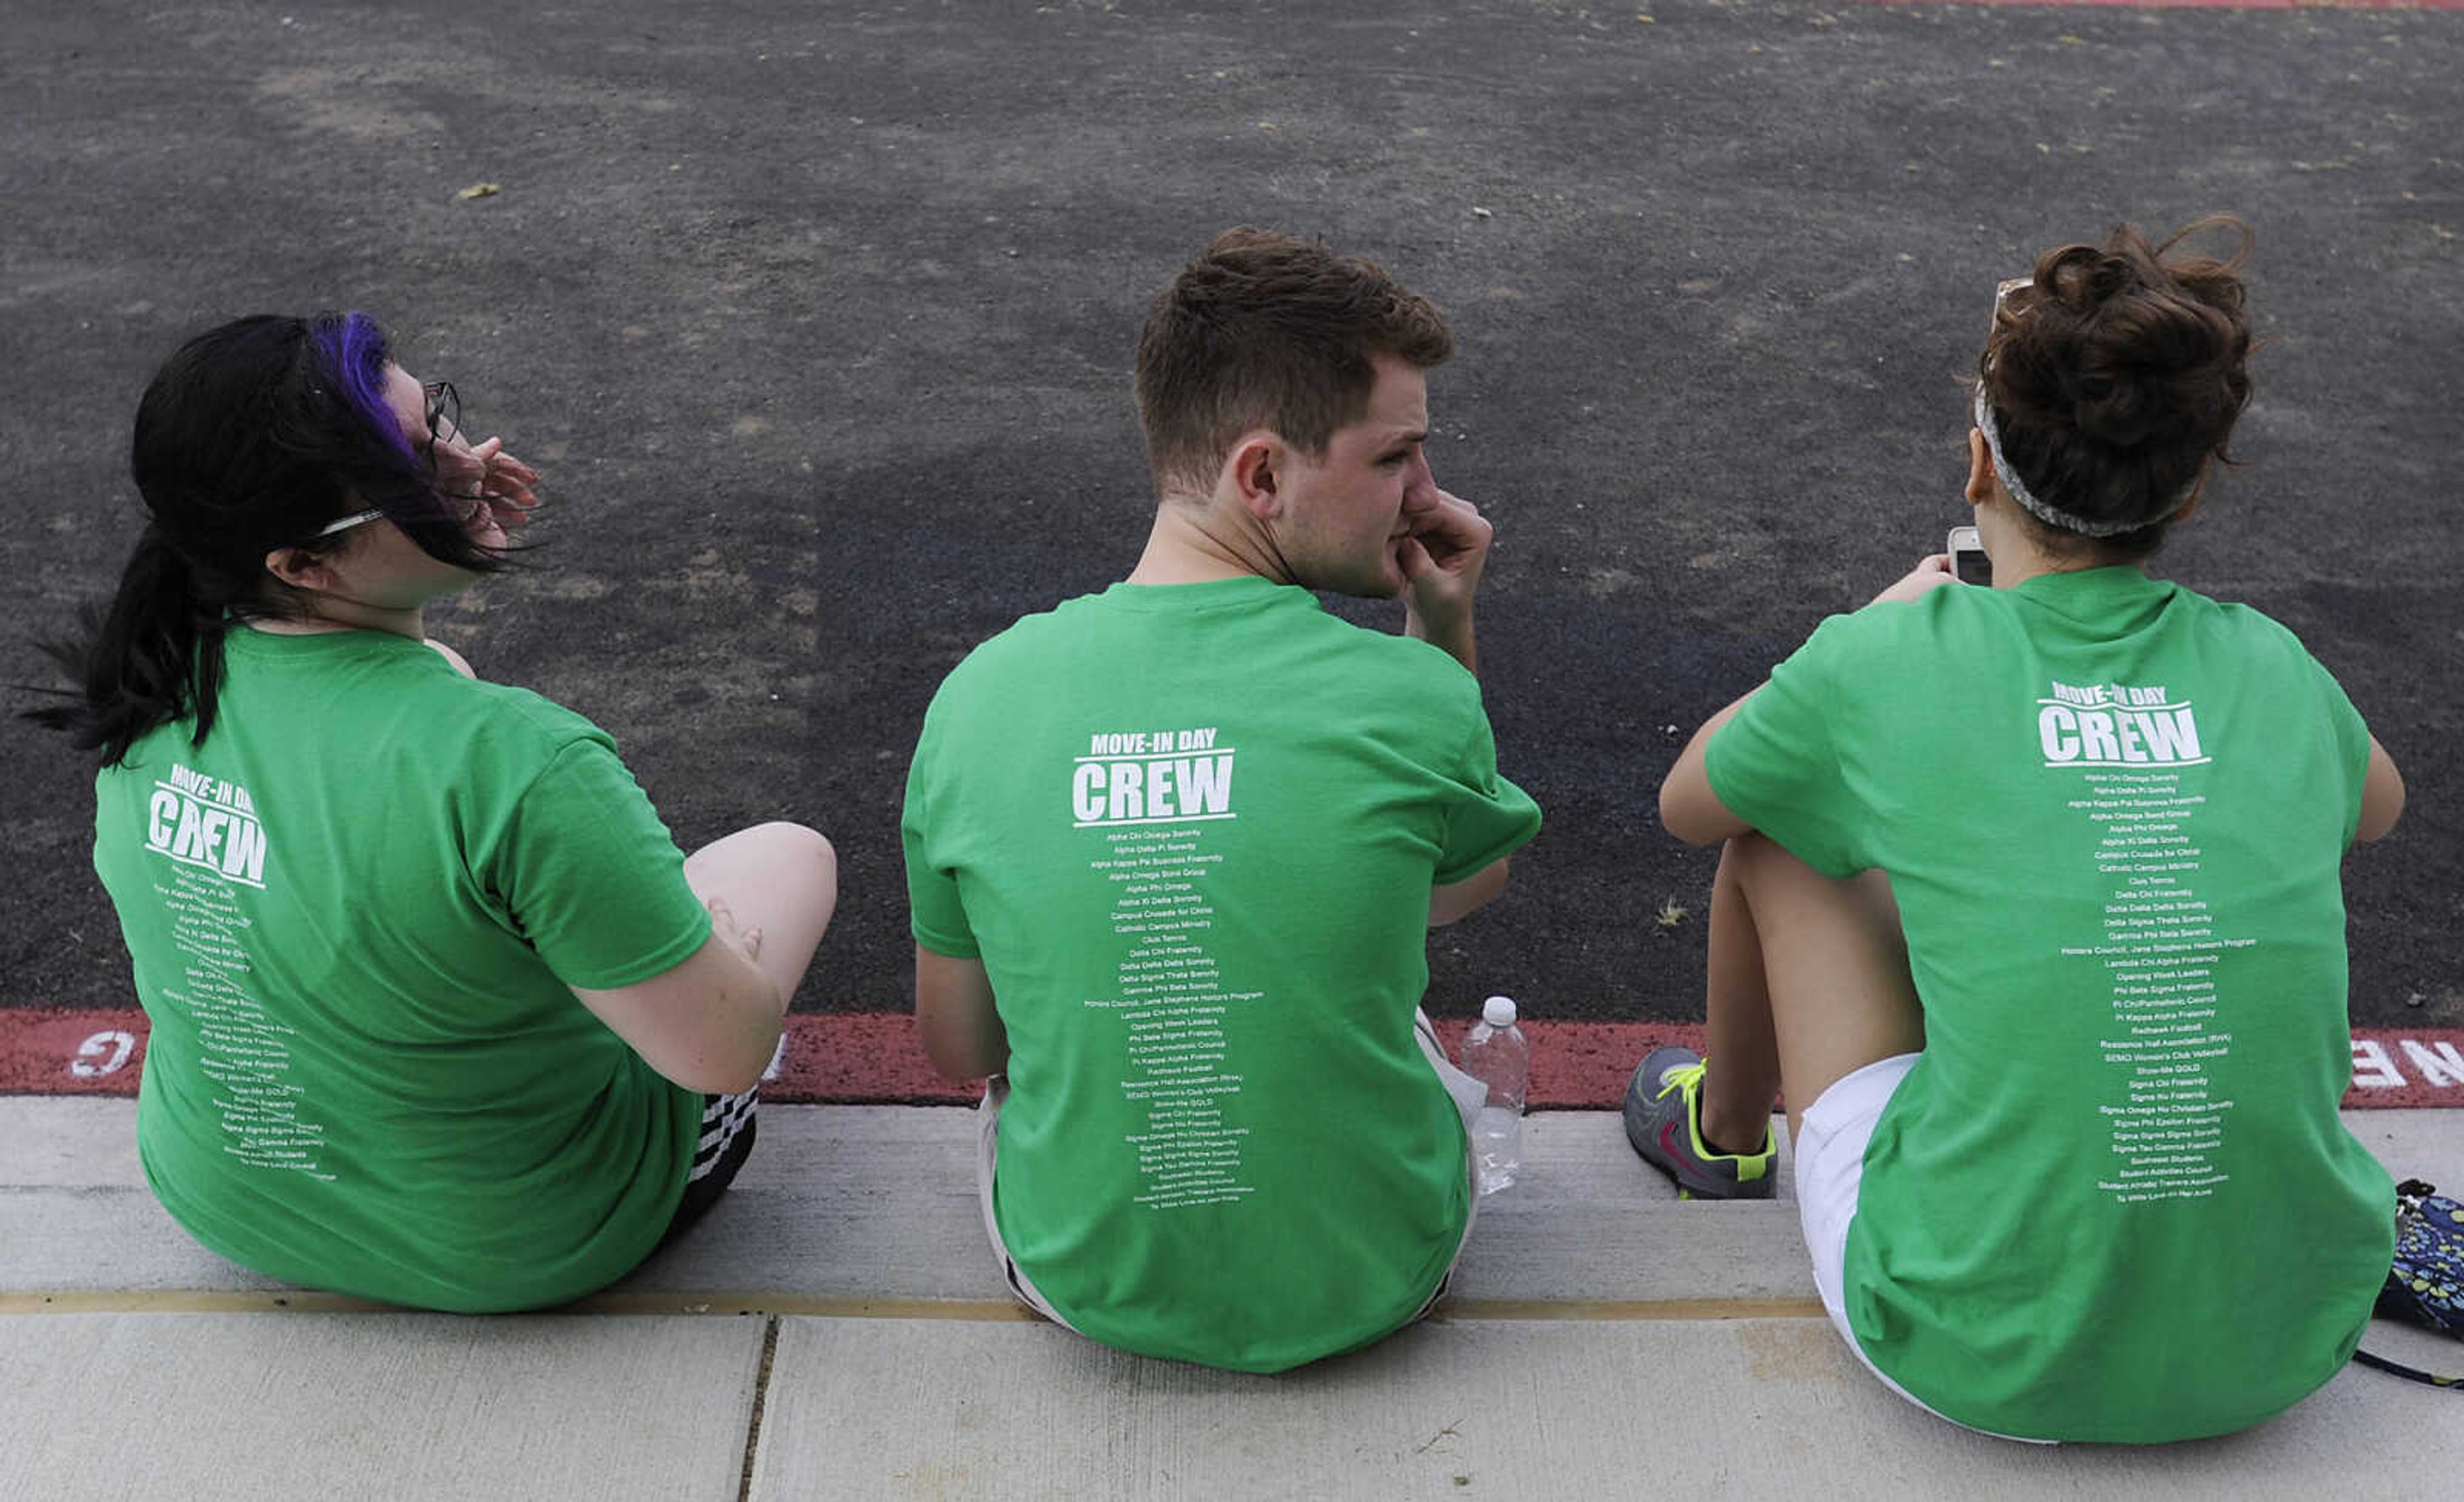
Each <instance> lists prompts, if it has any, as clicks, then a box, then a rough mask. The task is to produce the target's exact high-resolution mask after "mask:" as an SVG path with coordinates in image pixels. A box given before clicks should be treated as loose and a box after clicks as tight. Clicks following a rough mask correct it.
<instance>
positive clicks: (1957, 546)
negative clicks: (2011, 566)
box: [1947, 527, 1993, 585]
mask: <svg viewBox="0 0 2464 1502" xmlns="http://www.w3.org/2000/svg"><path fill="white" fill-rule="evenodd" d="M1947 551H1948V552H1949V554H1950V571H1951V573H1952V574H1954V575H1956V576H1957V577H1958V580H1959V582H1960V583H1961V584H1964V585H1991V584H1992V583H1993V560H1991V558H1988V557H1986V556H1985V543H1984V541H1983V540H1982V539H1980V538H1979V537H1978V536H1977V535H1976V529H1975V528H1974V527H1953V528H1951V529H1950V543H1949V546H1948V548H1947Z"/></svg>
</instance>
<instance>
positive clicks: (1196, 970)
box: [903, 578, 1540, 1371]
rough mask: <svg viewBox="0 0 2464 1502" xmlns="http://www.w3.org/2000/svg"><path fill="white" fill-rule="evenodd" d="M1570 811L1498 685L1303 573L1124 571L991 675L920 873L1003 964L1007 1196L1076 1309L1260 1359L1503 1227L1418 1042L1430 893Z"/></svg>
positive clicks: (995, 966)
mask: <svg viewBox="0 0 2464 1502" xmlns="http://www.w3.org/2000/svg"><path fill="white" fill-rule="evenodd" d="M1539 823H1540V811H1539V809H1538V808H1537V807H1536V806H1533V804H1532V802H1531V800H1530V799H1529V798H1528V797H1526V796H1525V795H1524V793H1523V792H1522V790H1521V789H1519V788H1517V787H1515V786H1514V785H1513V784H1510V783H1507V782H1506V781H1504V780H1503V779H1501V778H1500V777H1499V776H1498V775H1497V758H1496V748H1495V746H1494V744H1493V742H1492V741H1491V740H1490V735H1489V728H1488V720H1487V717H1486V716H1485V714H1484V713H1483V711H1482V708H1481V700H1480V687H1479V684H1478V683H1477V682H1476V681H1475V680H1474V679H1473V677H1472V676H1471V674H1468V673H1465V672H1464V671H1463V668H1462V667H1461V666H1460V665H1458V664H1457V663H1456V662H1455V661H1454V660H1453V659H1452V658H1450V657H1448V656H1446V655H1445V654H1444V653H1443V652H1439V651H1438V650H1437V649H1435V648H1433V647H1430V646H1428V645H1427V644H1426V643H1423V642H1419V641H1412V640H1408V639H1405V638H1402V637H1397V636H1390V635H1387V634H1385V633H1382V632H1377V631H1370V630H1360V629H1359V628H1356V627H1353V626H1351V625H1348V624H1346V623H1345V622H1343V621H1341V620H1338V619H1336V618H1335V617H1333V616H1331V615H1329V614H1327V613H1326V612H1325V611H1324V610H1322V609H1320V608H1319V607H1318V605H1317V602H1316V601H1315V600H1314V599H1313V598H1312V597H1311V596H1310V595H1309V593H1308V592H1307V591H1306V590H1303V589H1299V588H1294V587H1289V586H1283V585H1273V584H1270V583H1268V582H1266V581H1265V580H1262V579H1255V578H1243V579H1234V580H1225V581H1221V582H1217V583H1210V584H1198V585H1170V586H1142V585H1115V586H1113V587H1112V588H1111V589H1110V590H1108V591H1106V592H1105V593H1103V594H1100V595H1090V596H1088V597H1085V598H1082V599H1078V600H1073V601H1070V602H1069V603H1067V604H1066V605H1064V606H1062V607H1060V608H1059V609H1057V610H1054V611H1051V612H1050V613H1048V614H1044V615H1035V616H1029V617H1027V618H1026V619H1025V620H1023V621H1021V622H1019V623H1018V624H1017V625H1016V626H1014V627H1012V628H1011V629H1010V630H1007V631H1004V632H1003V633H1001V635H999V636H997V637H995V638H993V639H992V640H991V641H989V642H987V643H985V644H984V645H983V646H982V647H981V648H979V649H978V650H977V651H976V652H974V653H973V654H972V655H970V656H969V657H968V658H967V660H966V661H964V662H963V663H961V664H959V665H958V667H957V670H956V671H955V672H953V673H952V674H950V677H949V679H948V680H947V681H946V682H944V683H943V684H942V686H941V690H940V693H939V694H938V695H937V696H935V699H934V701H933V707H932V710H931V712H930V713H929V714H927V715H926V717H925V720H924V730H923V736H922V739H921V740H920V741H919V743H918V744H917V746H916V750H915V761H914V764H913V767H912V768H911V770H910V772H909V777H908V784H907V809H906V819H905V825H904V831H903V832H904V836H905V843H906V851H907V871H908V891H909V895H910V897H911V899H912V901H913V913H914V933H915V938H916V940H917V942H919V943H921V944H922V945H924V946H925V947H926V948H928V949H931V950H933V951H935V953H939V954H945V955H952V956H957V957H962V958H965V957H980V959H981V960H982V961H983V964H984V968H985V970H986V972H987V973H988V974H989V976H990V977H991V981H992V986H993V991H994V994H995V996H996V998H997V999H998V1000H997V1005H998V1008H999V1011H1000V1014H1001V1023H1002V1025H1003V1027H1005V1028H1006V1029H1007V1031H1008V1035H1009V1049H1010V1058H1009V1069H1008V1077H1009V1085H1010V1095H1009V1099H1008V1101H1007V1103H1006V1104H1005V1105H1004V1106H1003V1108H1002V1110H1001V1128H1000V1141H999V1151H1000V1170H999V1172H998V1174H997V1175H996V1179H995V1185H994V1191H995V1213H996V1216H997V1219H998V1223H999V1225H1000V1227H1001V1237H1002V1240H1003V1241H1004V1242H1005V1243H1007V1245H1008V1248H1009V1251H1010V1254H1011V1256H1012V1257H1013V1258H1014V1259H1015V1260H1016V1261H1017V1263H1018V1265H1019V1267H1020V1268H1021V1269H1022V1270H1023V1271H1024V1272H1025V1273H1026V1275H1027V1277H1028V1278H1029V1279H1030V1280H1031V1281H1032V1282H1033V1283H1034V1284H1035V1285H1036V1288H1037V1290H1038V1291H1039V1292H1042V1293H1043V1294H1044V1295H1045V1297H1046V1298H1047V1299H1049V1300H1050V1301H1051V1302H1052V1304H1053V1306H1054V1308H1056V1309H1057V1310H1059V1311H1060V1313H1061V1314H1063V1315H1064V1316H1066V1317H1067V1319H1068V1320H1069V1322H1070V1323H1071V1324H1072V1325H1073V1326H1075V1327H1076V1328H1077V1329H1079V1330H1081V1331H1083V1332H1085V1333H1086V1334H1088V1335H1089V1336H1093V1337H1094V1338H1096V1339H1098V1340H1102V1341H1104V1342H1106V1343H1107V1344H1111V1345H1115V1346H1119V1347H1122V1348H1124V1349H1126V1350H1131V1351H1138V1352H1143V1353H1146V1354H1149V1355H1154V1356H1164V1357H1174V1358H1180V1359H1184V1360H1192V1361H1202V1362H1205V1363H1207V1364H1208V1365H1212V1366H1222V1367H1230V1368H1234V1369H1238V1370H1243V1371H1279V1370H1282V1369H1284V1368H1286V1367H1290V1366H1295V1365H1298V1364H1300V1363H1302V1362H1304V1361H1309V1360H1314V1359H1316V1358H1320V1357H1324V1356H1329V1355H1332V1354H1334V1353H1336V1352H1339V1351H1344V1350H1348V1349H1351V1348H1352V1347H1354V1346H1358V1345H1361V1344H1363V1343H1365V1342H1367V1341H1370V1340H1374V1339H1375V1338H1377V1337H1378V1336H1382V1335H1384V1334H1386V1333H1387V1332H1389V1331H1391V1330H1394V1329H1395V1328H1397V1326H1399V1325H1401V1324H1402V1323H1403V1322H1404V1321H1405V1320H1407V1319H1409V1318H1410V1317H1411V1316H1412V1315H1413V1314H1414V1313H1416V1312H1417V1311H1418V1310H1419V1307H1420V1306H1421V1305H1422V1304H1423V1303H1425V1302H1426V1301H1427V1299H1428V1297H1429V1295H1430V1294H1431V1293H1432V1292H1435V1290H1436V1288H1437V1286H1438V1283H1439V1280H1440V1279H1441V1278H1442V1277H1443V1276H1444V1275H1445V1270H1446V1268H1447V1267H1448V1265H1449V1264H1450V1262H1451V1261H1452V1259H1453V1257H1454V1253H1455V1249H1456V1248H1457V1246H1458V1245H1459V1244H1460V1242H1461V1240H1462V1236H1463V1227H1464V1225H1465V1222H1466V1218H1467V1216H1468V1214H1469V1194H1468V1188H1467V1183H1466V1177H1465V1174H1466V1170H1465V1163H1464V1157H1463V1152H1464V1144H1463V1125H1462V1118H1461V1117H1460V1116H1459V1115H1457V1113H1456V1110H1455V1107H1454V1104H1453V1102H1452V1101H1451V1100H1450V1098H1449V1097H1448V1096H1447V1093H1446V1091H1445V1088H1444V1087H1443V1086H1442V1085H1441V1084H1440V1083H1439V1081H1438V1078H1437V1076H1436V1074H1435V1073H1434V1072H1433V1071H1431V1070H1430V1068H1429V1065H1428V1062H1427V1060H1426V1059H1425V1058H1424V1057H1423V1056H1422V1054H1421V1053H1420V1051H1419V1047H1418V1045H1417V1044H1416V1043H1415V1042H1414V1039H1413V1009H1414V1007H1415V1006H1416V1005H1418V1004H1419V998H1420V993H1421V991H1422V990H1423V989H1424V988H1425V986H1426V985H1427V983H1428V963H1427V952H1426V944H1427V925H1428V912H1429V888H1430V887H1431V885H1432V884H1433V883H1445V882H1451V881H1458V880H1462V879H1463V878H1465V877H1468V876H1470V875H1472V874H1474V873H1475V872H1479V871H1481V870H1483V869H1484V868H1485V867H1487V866H1488V865H1490V864H1491V863H1492V862H1494V861H1496V860H1497V859H1498V858H1499V857H1501V856H1503V855H1505V854H1507V852H1508V851H1510V850H1514V849H1515V848H1517V847H1518V846H1520V845H1522V844H1523V843H1524V842H1525V841H1526V840H1529V838H1530V837H1531V835H1532V833H1533V832H1534V831H1535V830H1536V829H1537V828H1539Z"/></svg>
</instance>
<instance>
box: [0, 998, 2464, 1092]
mask: <svg viewBox="0 0 2464 1502" xmlns="http://www.w3.org/2000/svg"><path fill="white" fill-rule="evenodd" d="M1469 1026H1470V1023H1469V1022H1468V1021H1467V1020H1465V1021H1455V1022H1441V1023H1440V1024H1439V1025H1438V1031H1439V1033H1440V1035H1441V1037H1443V1038H1444V1040H1445V1042H1446V1045H1447V1047H1448V1048H1449V1049H1456V1048H1459V1047H1460V1046H1461V1044H1462V1042H1463V1030H1464V1029H1465V1028H1466V1027H1469ZM1524 1027H1525V1030H1526V1031H1527V1032H1529V1034H1530V1035H1531V1105H1532V1106H1533V1108H1534V1109H1537V1110H1542V1111H1599V1110H1609V1109H1612V1108H1614V1107H1615V1106H1616V1105H1617V1102H1618V1100H1619V1099H1621V1098H1622V1097H1623V1095H1624V1093H1625V1082H1626V1077H1627V1076H1628V1075H1629V1074H1631V1073H1632V1072H1633V1071H1634V1066H1635V1063H1636V1061H1638V1060H1639V1059H1640V1058H1641V1057H1642V1056H1643V1055H1644V1054H1645V1053H1648V1052H1650V1051H1651V1050H1652V1049H1655V1048H1658V1047H1659V1046H1660V1045H1661V1044H1663V1043H1682V1044H1683V1045H1685V1046H1686V1047H1687V1048H1695V1049H1699V1048H1701V1047H1702V1046H1703V1025H1702V1024H1700V1023H1657V1022H1551V1021H1547V1020H1540V1021H1533V1022H1528V1023H1526V1024H1525V1025H1524ZM144 1053H145V1014H144V1013H143V1012H142V1011H140V1010H138V1009H137V1008H135V1007H65V1006H36V1007H26V1008H11V1009H0V1094H13V1095H133V1094H135V1093H137V1076H138V1065H139V1064H140V1063H141V1061H142V1060H143V1058H144ZM761 1093H762V1096H763V1098H765V1099H769V1100H778V1101H798V1102H817V1101H826V1102H830V1103H832V1104H838V1105H949V1104H972V1103H973V1102H974V1100H975V1098H976V1096H977V1094H978V1091H977V1089H976V1087H974V1086H972V1085H953V1084H951V1083H950V1082H949V1081H947V1080H944V1079H942V1078H941V1077H940V1076H938V1075H936V1074H935V1073H934V1072H933V1067H932V1066H931V1065H929V1064H927V1063H926V1062H925V1061H924V1052H923V1049H921V1048H920V1047H918V1046H917V1044H916V1042H915V1024H914V1020H913V1018H911V1017H909V1016H908V1015H907V1014H905V1013H903V1012H867V1013H857V1014H842V1015H833V1016H812V1015H805V1014H799V1015H797V1016H793V1017H790V1018H788V1019H787V1049H786V1057H785V1058H784V1060H783V1061H782V1063H781V1068H780V1070H779V1072H778V1074H777V1075H776V1076H775V1077H774V1078H772V1079H770V1080H769V1081H767V1082H765V1083H764V1084H763V1085H762V1087H761ZM2344 1104H2345V1105H2346V1106H2347V1107H2394V1106H2449V1107H2464V1028H2454V1027H2370V1028H2361V1029H2357V1030H2356V1031H2355V1032H2354V1034H2353V1088H2352V1089H2351V1090H2350V1091H2349V1092H2348V1093H2346V1094H2345V1096H2344Z"/></svg>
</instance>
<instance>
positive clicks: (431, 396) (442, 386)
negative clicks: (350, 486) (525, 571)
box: [310, 381, 485, 541]
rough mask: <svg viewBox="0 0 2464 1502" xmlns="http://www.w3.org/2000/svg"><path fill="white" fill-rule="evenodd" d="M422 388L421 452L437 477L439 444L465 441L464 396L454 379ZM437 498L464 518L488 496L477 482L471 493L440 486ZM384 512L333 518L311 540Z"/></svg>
mask: <svg viewBox="0 0 2464 1502" xmlns="http://www.w3.org/2000/svg"><path fill="white" fill-rule="evenodd" d="M420 390H421V391H422V392H423V393H425V395H426V406H427V409H428V441H427V442H426V443H424V444H422V445H420V449H419V456H420V457H421V458H423V459H425V460H427V461H428V473H429V477H430V478H433V477H434V476H435V475H436V446H437V445H438V444H440V443H445V444H451V443H458V442H460V441H461V438H462V398H461V395H460V394H459V393H458V392H456V391H455V390H454V389H453V383H452V382H451V381H430V382H429V383H428V384H427V385H426V386H423V387H420ZM436 498H437V499H438V500H440V501H442V502H444V504H445V509H446V510H447V512H448V513H450V514H451V516H452V518H453V519H454V520H455V521H457V522H464V521H469V520H470V519H472V518H473V517H474V516H477V515H478V514H479V504H480V502H481V501H482V500H483V499H484V498H485V497H482V496H481V495H480V493H479V490H478V487H477V485H476V484H473V487H472V490H471V493H470V494H469V495H467V496H465V495H460V494H458V493H455V492H451V491H447V490H444V489H441V488H440V489H438V490H437V492H436ZM384 515H385V508H384V507H382V506H378V507H371V508H370V509H368V510H366V511H361V512H354V513H353V514H351V515H350V516H347V517H344V518H342V519H341V520H339V521H330V522H327V523H326V524H325V525H324V526H322V527H319V529H317V531H316V532H315V533H313V534H311V539H310V540H311V541H314V540H315V539H316V538H322V537H332V536H333V535H334V534H335V533H337V532H348V531H349V530H350V529H351V528H353V527H356V526H363V525H365V524H366V523H368V522H371V521H374V520H375V519H378V518H379V517H382V516H384Z"/></svg>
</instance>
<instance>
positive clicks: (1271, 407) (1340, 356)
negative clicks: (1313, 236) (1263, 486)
mask: <svg viewBox="0 0 2464 1502" xmlns="http://www.w3.org/2000/svg"><path fill="white" fill-rule="evenodd" d="M1453 353H1454V334H1453V331H1452V330H1450V329H1448V328H1447V326H1446V320H1445V316H1444V315H1443V314H1441V313H1440V312H1439V311H1438V310H1437V308H1436V307H1435V306H1433V305H1432V304H1431V303H1430V302H1429V300H1428V299H1427V298H1423V297H1421V296H1419V294H1418V293H1415V292H1412V291H1411V290H1409V289H1408V288H1406V287H1404V286H1403V285H1402V284H1401V283H1399V282H1397V281H1396V280H1395V279H1394V278H1393V277H1392V276H1388V275H1386V273H1385V272H1384V271H1382V270H1380V269H1379V268H1378V267H1377V265H1376V264H1375V262H1373V261H1370V260H1368V259H1366V258H1365V257H1362V256H1357V255H1338V254H1335V253H1334V252H1333V251H1332V250H1331V249H1329V248H1328V247H1327V246H1326V245H1325V244H1324V243H1323V242H1318V241H1310V240H1303V239H1299V238H1297V237H1295V236H1292V235H1288V234H1282V233H1278V232H1274V231H1271V230H1256V229H1250V228H1247V227H1243V228H1241V229H1237V230H1226V231H1224V232H1222V233H1221V234H1219V235H1217V236H1216V237H1215V240H1214V242H1213V243H1212V244H1210V245H1208V246H1207V247H1206V250H1205V253H1204V254H1201V255H1199V257H1198V258H1197V259H1196V260H1194V261H1191V262H1190V263H1189V264H1188V265H1187V266H1185V267H1183V268H1182V269H1181V272H1180V275H1178V276H1175V277H1174V278H1173V279H1172V284H1171V285H1170V286H1168V287H1166V288H1164V289H1163V291H1161V292H1160V293H1157V294H1156V295H1155V302H1154V305H1153V306H1152V307H1151V308H1150V309H1149V310H1148V313H1147V321H1146V328H1145V330H1144V332H1142V333H1141V334H1140V335H1139V338H1138V363H1137V387H1136V389H1137V402H1138V421H1139V423H1140V425H1141V426H1142V427H1144V428H1145V430H1146V435H1147V458H1148V462H1149V463H1150V464H1151V465H1152V466H1153V467H1154V470H1155V486H1156V488H1157V489H1158V490H1159V491H1161V492H1163V493H1165V494H1167V495H1170V494H1173V493H1176V492H1178V493H1184V494H1186V493H1190V492H1196V493H1199V494H1203V493H1204V492H1205V491H1207V490H1209V489H1211V488H1212V487H1213V485H1214V483H1215V474H1216V470H1217V469H1218V467H1220V466H1221V464H1222V462H1223V457H1224V455H1225V454H1226V453H1230V452H1231V448H1232V445H1233V444H1234V443H1235V442H1236V441H1238V440H1239V438H1240V436H1241V435H1242V434H1243V433H1244V432H1248V431H1252V430H1254V429H1261V428H1264V429H1268V430H1271V431H1273V432H1275V433H1276V434H1278V435H1279V436H1281V437H1282V438H1283V439H1284V440H1285V441H1286V442H1287V443H1290V444H1292V445H1294V446H1295V447H1297V448H1299V449H1300V450H1301V451H1302V452H1303V453H1309V454H1311V455H1317V454H1322V453H1325V452H1326V445H1327V440H1328V439H1330V438H1331V437H1333V436H1334V432H1335V430H1336V429H1338V428H1341V427H1343V426H1344V425H1345V424H1347V423H1352V422H1356V421H1358V420H1359V418H1360V416H1361V415H1362V413H1363V412H1365V411H1366V410H1367V409H1368V406H1369V394H1370V390H1371V388H1372V387H1374V386H1375V384H1376V369H1375V364H1374V361H1375V357H1377V356H1379V355H1391V356H1393V357H1395V358H1397V359H1399V360H1402V361H1404V362H1406V363H1407V364H1411V365H1412V366H1413V367H1414V368H1416V369H1421V370H1425V369H1427V368H1429V367H1430V366H1432V365H1436V364H1442V363H1444V361H1445V359H1446V357H1447V356H1449V355H1451V354H1453Z"/></svg>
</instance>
